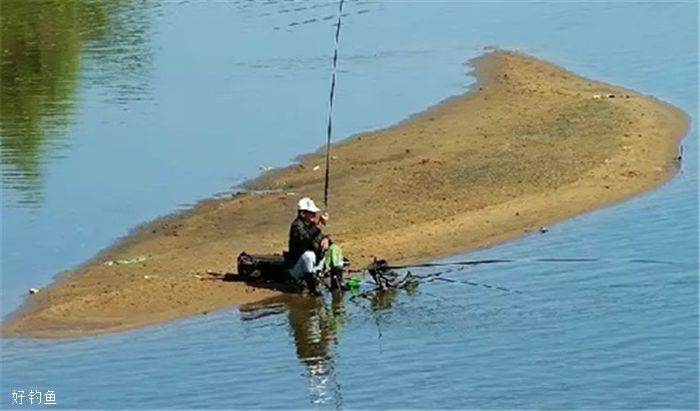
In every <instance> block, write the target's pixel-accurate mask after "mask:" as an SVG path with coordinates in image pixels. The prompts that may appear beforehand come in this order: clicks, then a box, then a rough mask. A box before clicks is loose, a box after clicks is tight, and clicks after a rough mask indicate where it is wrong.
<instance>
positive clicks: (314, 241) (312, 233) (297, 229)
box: [287, 216, 323, 265]
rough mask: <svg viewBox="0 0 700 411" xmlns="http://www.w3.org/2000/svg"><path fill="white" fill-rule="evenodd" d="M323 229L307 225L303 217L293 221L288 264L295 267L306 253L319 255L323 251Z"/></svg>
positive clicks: (290, 230) (290, 231) (290, 228)
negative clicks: (310, 252) (311, 252)
mask: <svg viewBox="0 0 700 411" xmlns="http://www.w3.org/2000/svg"><path fill="white" fill-rule="evenodd" d="M322 237H323V234H322V233H321V229H320V228H318V227H317V226H316V225H315V224H306V223H305V222H304V220H303V219H302V218H301V216H299V217H297V218H296V219H295V220H294V221H292V226H291V227H289V253H288V254H287V264H288V265H293V264H295V263H296V262H297V260H299V257H301V255H302V254H304V253H305V252H306V251H313V252H314V253H316V254H318V253H319V250H320V249H321V238H322Z"/></svg>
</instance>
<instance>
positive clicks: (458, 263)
mask: <svg viewBox="0 0 700 411" xmlns="http://www.w3.org/2000/svg"><path fill="white" fill-rule="evenodd" d="M595 262H599V263H601V262H602V263H629V264H666V265H679V264H682V263H678V262H676V261H666V260H654V259H643V258H631V259H604V258H594V257H583V258H549V257H540V258H494V259H484V260H465V261H452V262H445V263H419V264H404V265H388V266H386V268H387V269H391V270H403V269H406V268H423V267H451V266H475V265H485V264H504V263H595Z"/></svg>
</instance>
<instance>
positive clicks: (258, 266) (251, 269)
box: [238, 252, 289, 281]
mask: <svg viewBox="0 0 700 411" xmlns="http://www.w3.org/2000/svg"><path fill="white" fill-rule="evenodd" d="M238 275H239V276H242V277H246V278H250V279H255V280H269V281H286V280H288V279H289V274H287V263H286V258H285V256H284V255H283V254H247V253H245V252H243V253H241V254H240V255H239V256H238Z"/></svg>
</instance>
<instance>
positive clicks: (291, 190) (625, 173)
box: [2, 50, 689, 338]
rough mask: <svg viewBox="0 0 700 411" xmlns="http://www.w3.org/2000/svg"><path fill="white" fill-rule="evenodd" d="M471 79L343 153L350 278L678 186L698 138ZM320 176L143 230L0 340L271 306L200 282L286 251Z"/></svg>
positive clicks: (54, 290)
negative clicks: (682, 162) (683, 146)
mask: <svg viewBox="0 0 700 411" xmlns="http://www.w3.org/2000/svg"><path fill="white" fill-rule="evenodd" d="M471 64H472V67H473V68H474V75H475V76H476V78H477V82H476V83H475V84H474V86H473V87H472V90H471V91H470V92H468V93H466V94H464V95H460V96H456V97H452V98H449V99H447V100H445V101H444V102H442V103H440V104H439V105H437V106H435V107H432V108H430V109H428V110H426V111H424V112H422V113H419V114H416V115H414V116H412V117H411V118H409V119H407V120H405V121H403V122H401V123H399V124H396V125H394V126H391V127H388V128H385V129H381V130H377V131H372V132H366V133H360V134H357V135H354V136H352V137H350V138H348V139H346V140H344V141H342V142H339V143H336V144H334V146H333V148H332V151H333V155H334V159H333V161H332V166H331V167H332V184H331V193H330V215H331V220H330V223H329V226H328V228H327V231H328V232H329V233H330V234H331V235H332V236H333V238H334V239H335V240H336V241H337V242H338V243H340V244H342V246H343V248H344V250H345V253H346V255H347V257H348V258H349V259H350V260H351V261H352V262H353V263H354V265H355V266H356V267H358V266H359V267H361V266H363V265H365V264H367V263H368V262H369V261H370V260H371V258H372V257H373V256H379V257H382V258H386V259H389V260H390V261H392V262H397V263H398V262H414V261H419V260H425V259H429V258H435V257H439V256H445V255H449V254H453V253H457V252H463V251H467V250H470V249H475V248H479V247H485V246H489V245H493V244H495V243H498V242H502V241H504V240H506V239H510V238H514V237H518V236H522V235H525V234H526V233H528V232H530V231H531V230H533V229H536V228H537V227H540V226H542V225H546V224H550V223H553V222H556V221H560V220H562V219H565V218H567V217H571V216H573V215H576V214H580V213H582V212H586V211H589V210H592V209H595V208H599V207H602V206H605V205H608V204H611V203H614V202H617V201H620V200H623V199H625V198H628V197H630V196H633V195H635V194H638V193H641V192H644V191H646V190H648V189H651V188H653V187H655V186H657V185H659V184H660V183H662V182H664V181H667V180H668V179H669V178H671V177H672V176H673V175H674V174H675V173H676V172H677V170H678V164H679V158H678V156H679V153H678V143H679V140H680V139H681V138H682V137H684V135H685V134H686V131H687V127H688V122H689V120H688V117H687V116H686V115H685V114H684V113H683V112H682V111H680V110H679V109H677V108H675V107H673V106H671V105H669V104H667V103H664V102H662V101H659V100H657V99H655V98H653V97H649V96H645V95H642V94H640V93H637V92H634V91H632V90H628V89H624V88H621V87H617V86H612V85H609V84H604V83H600V82H596V81H593V80H589V79H586V78H583V77H580V76H577V75H575V74H573V73H571V72H569V71H567V70H565V69H562V68H560V67H558V66H555V65H553V64H551V63H548V62H545V61H542V60H539V59H536V58H533V57H530V56H527V55H524V54H521V53H517V52H509V51H500V50H499V51H493V52H490V53H487V54H485V55H484V56H482V57H480V58H478V59H476V60H474V61H472V62H471ZM407 94H409V92H407ZM408 97H410V96H407V98H408ZM322 164H323V154H322V153H321V152H320V151H319V152H317V153H312V154H308V155H305V156H303V157H302V158H301V159H300V161H299V162H298V163H296V164H293V165H290V166H288V167H286V168H282V169H275V170H272V171H269V172H266V173H265V174H263V175H261V176H260V177H259V178H257V179H255V180H253V181H250V182H249V183H247V184H246V188H248V189H252V190H263V191H264V192H265V193H264V194H251V193H237V194H233V195H232V196H230V197H228V198H224V199H215V200H206V201H202V202H200V203H199V204H198V205H197V206H195V207H193V208H192V209H190V210H187V211H184V212H180V213H177V214H174V215H171V216H167V217H164V218H161V219H158V220H156V221H153V222H151V223H147V224H144V225H142V226H140V227H138V228H137V229H135V230H134V232H133V233H132V234H131V235H129V236H128V237H126V238H124V239H122V240H120V241H118V242H117V243H116V244H115V245H114V246H112V247H110V248H109V249H107V250H104V251H103V252H101V253H100V254H99V255H97V256H96V257H95V258H94V259H92V260H90V261H88V262H86V263H85V264H83V265H82V266H80V267H77V268H75V269H73V270H70V271H68V272H65V273H61V275H59V276H58V277H57V279H56V282H55V283H53V284H52V285H50V286H49V287H47V288H46V289H43V290H41V291H40V292H39V293H37V294H34V295H30V296H28V297H27V301H26V303H25V304H24V306H22V307H21V308H20V309H19V310H18V311H17V312H15V313H13V314H11V315H10V316H8V317H7V318H6V319H5V321H4V323H3V325H2V334H3V335H4V336H21V337H45V338H50V337H76V336H82V335H92V334H100V333H105V332H113V331H119V330H125V329H131V328H135V327H141V326H145V325H149V324H155V323H160V322H164V321H169V320H173V319H177V318H181V317H185V316H191V315H196V314H203V313H208V312H210V311H212V310H217V309H222V308H226V307H230V306H232V305H236V304H243V303H250V302H255V301H259V300H262V299H264V298H267V297H270V296H273V295H275V294H276V292H275V291H272V290H268V289H261V288H253V287H249V286H247V285H245V284H242V283H230V282H221V281H210V280H208V278H207V275H206V272H207V270H218V271H224V272H225V271H233V270H234V268H235V258H236V256H237V255H238V254H239V253H240V252H241V251H248V252H254V253H275V252H280V251H281V250H283V249H284V248H285V247H286V241H287V230H288V227H289V223H290V221H291V220H292V219H293V217H294V214H295V204H296V202H297V200H298V199H299V197H300V196H312V197H315V198H317V199H318V200H320V199H321V193H322V192H323V168H322V167H321V169H317V167H316V165H322ZM426 239H429V241H426ZM120 261H122V262H125V263H124V264H120V263H119V262H120Z"/></svg>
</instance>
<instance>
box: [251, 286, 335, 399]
mask: <svg viewBox="0 0 700 411" xmlns="http://www.w3.org/2000/svg"><path fill="white" fill-rule="evenodd" d="M343 300H344V296H343V294H341V293H333V294H332V296H331V299H330V304H329V303H328V302H327V301H325V300H324V299H323V298H316V297H310V296H304V295H290V296H284V297H280V298H274V299H272V300H268V301H265V302H263V303H258V304H250V305H246V306H243V307H241V308H240V312H241V319H242V320H244V321H251V320H255V319H258V318H261V317H265V316H268V315H274V314H281V313H283V312H285V311H286V312H287V319H288V322H289V328H290V333H291V336H292V338H293V340H294V345H295V347H296V353H297V357H298V358H299V361H300V362H301V363H302V364H303V365H304V366H305V368H306V375H307V376H308V379H309V399H310V401H311V403H313V404H333V405H334V406H335V407H336V409H339V408H340V406H341V404H342V396H341V393H340V385H339V384H338V381H337V379H336V369H335V361H334V358H333V346H334V345H336V344H337V343H338V338H339V334H340V332H341V330H342V328H343V324H344V314H345V308H344V305H343V304H344V301H343Z"/></svg>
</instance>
